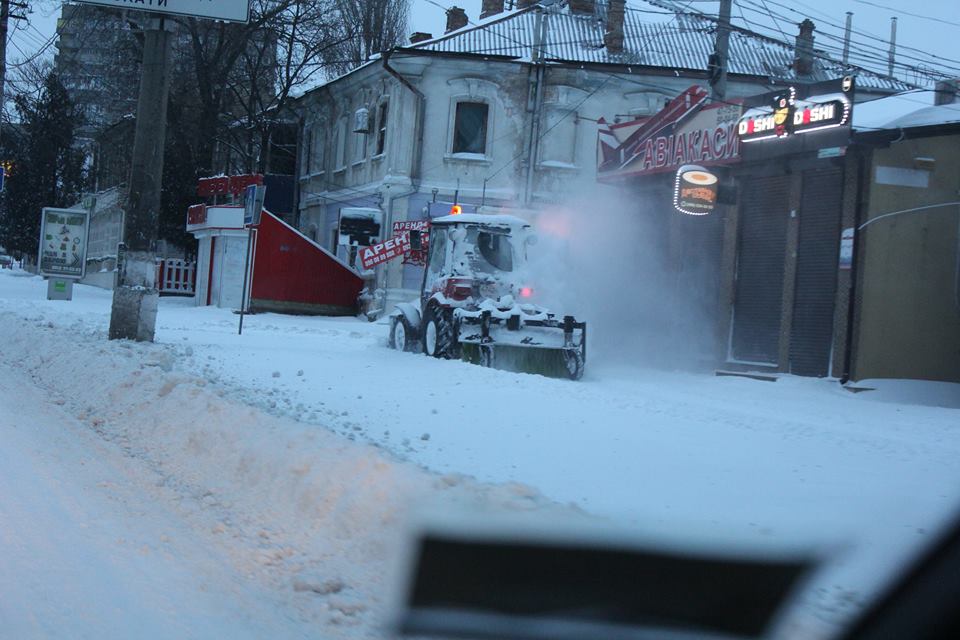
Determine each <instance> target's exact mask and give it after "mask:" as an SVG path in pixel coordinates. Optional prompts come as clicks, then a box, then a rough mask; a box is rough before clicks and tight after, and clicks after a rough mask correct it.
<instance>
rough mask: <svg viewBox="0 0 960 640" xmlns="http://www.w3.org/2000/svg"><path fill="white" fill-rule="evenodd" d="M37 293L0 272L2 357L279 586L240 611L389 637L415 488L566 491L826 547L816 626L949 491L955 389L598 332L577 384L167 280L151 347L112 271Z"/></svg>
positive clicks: (701, 533)
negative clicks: (673, 352) (646, 348)
mask: <svg viewBox="0 0 960 640" xmlns="http://www.w3.org/2000/svg"><path fill="white" fill-rule="evenodd" d="M44 293H45V286H44V283H43V281H42V280H40V279H38V278H34V277H28V276H27V275H26V274H22V273H16V274H12V273H10V272H9V271H8V272H6V273H0V324H2V326H3V327H4V329H5V335H6V339H5V340H3V341H0V363H5V364H6V365H8V366H10V373H9V375H10V376H13V377H22V378H24V379H29V380H30V381H31V383H32V384H35V385H37V386H38V387H39V388H41V389H43V390H44V393H45V394H46V395H48V396H51V397H53V398H54V399H55V400H58V401H61V402H63V406H62V412H63V414H64V416H67V417H70V418H71V419H73V420H75V421H76V422H75V423H74V424H75V425H76V428H77V429H86V432H87V433H88V435H89V437H91V438H93V440H94V441H96V440H97V439H100V440H104V441H106V442H108V443H110V444H111V445H115V446H118V447H120V450H121V451H123V455H124V456H126V457H127V458H131V459H133V460H135V461H139V462H138V464H141V465H143V469H146V470H149V473H150V474H155V475H156V477H157V478H159V480H149V481H148V482H146V485H150V483H151V482H152V483H154V484H158V485H159V486H161V487H162V488H163V492H161V493H163V495H160V496H159V497H158V499H160V500H161V502H162V501H163V500H166V501H167V502H166V504H169V505H172V506H171V509H172V510H173V512H174V513H175V515H176V518H178V519H179V520H180V521H182V522H183V523H184V524H183V526H184V527H186V529H187V530H188V531H192V532H195V533H196V544H198V545H200V547H203V546H204V545H211V546H212V548H213V550H214V551H215V552H216V553H221V554H223V556H224V557H225V558H226V562H227V564H229V566H230V567H231V569H230V571H236V572H238V575H242V576H246V577H247V578H248V581H252V582H253V584H252V585H249V588H251V589H254V591H255V593H261V592H262V593H264V594H268V596H269V597H266V598H265V600H264V601H265V602H273V603H275V604H270V605H268V606H267V610H266V612H262V611H261V612H256V610H255V609H251V610H250V611H251V612H253V613H251V615H254V616H256V617H257V619H258V620H263V621H265V622H264V624H265V625H267V626H270V625H272V624H273V620H274V619H276V618H279V619H281V620H287V619H289V620H292V621H294V622H290V624H294V626H295V628H297V629H300V630H305V632H307V633H309V634H312V635H313V637H324V638H326V637H343V638H356V637H378V635H377V634H378V633H379V632H378V631H377V620H378V616H379V614H380V613H381V612H382V610H383V607H384V602H385V601H386V599H387V598H388V595H389V594H388V591H389V584H388V583H389V581H387V580H386V579H385V578H384V575H383V574H384V569H383V567H384V564H385V563H386V561H387V559H388V558H390V557H391V554H392V551H391V548H392V547H391V545H392V543H393V541H394V540H395V538H396V535H397V532H398V527H399V524H398V523H399V522H401V521H402V519H403V514H404V513H405V512H406V510H407V508H408V506H409V505H410V504H411V503H412V502H414V501H417V500H423V499H429V500H434V501H435V500H453V501H456V502H464V501H469V502H472V503H481V504H485V505H494V506H497V507H500V508H508V509H511V510H525V511H531V510H532V511H538V510H545V509H566V508H568V507H566V505H573V506H574V507H575V509H574V510H575V511H578V512H585V513H587V514H590V515H591V516H596V517H600V518H605V519H608V520H610V521H612V522H616V523H619V524H628V525H630V526H634V527H638V528H640V529H642V530H644V531H646V532H651V533H653V534H656V535H666V536H669V537H671V538H674V539H675V538H679V537H684V536H690V537H693V538H697V539H704V538H711V537H717V536H724V537H727V536H732V537H734V538H736V539H738V540H747V541H749V540H756V541H763V542H768V541H770V540H774V541H782V542H784V543H789V544H793V543H813V544H819V545H825V546H826V547H828V548H830V549H831V550H832V555H831V564H830V565H829V567H828V569H827V570H826V571H825V572H824V573H823V574H822V575H821V576H819V577H818V579H817V581H816V582H815V583H814V585H813V586H812V589H811V591H810V592H809V593H808V595H807V598H806V600H807V602H808V604H811V605H813V606H812V607H811V608H810V609H809V611H810V612H811V613H813V618H815V619H816V620H818V621H821V622H823V621H825V622H827V623H830V622H832V621H834V620H838V619H843V617H844V616H846V615H849V613H850V612H851V611H853V610H855V609H856V608H857V606H858V604H859V603H860V602H862V601H863V600H864V598H866V597H867V596H868V594H870V593H871V591H873V590H874V589H876V588H877V586H878V584H879V583H880V581H881V580H882V579H883V578H884V577H885V576H887V575H888V574H889V572H890V571H892V570H893V569H894V568H896V567H897V566H898V565H900V564H901V563H902V562H903V561H904V558H905V557H906V556H907V555H908V554H909V553H910V552H912V551H915V550H916V549H917V548H919V546H920V545H922V544H923V543H924V542H925V541H927V540H929V539H930V538H931V536H932V533H933V531H934V530H935V529H936V527H937V525H938V524H939V523H941V522H943V520H944V519H945V518H946V517H947V516H948V515H949V514H950V513H951V512H952V511H954V510H955V509H956V507H958V506H960V465H958V464H957V462H956V461H957V460H958V459H960V410H958V408H960V393H958V391H957V387H956V386H951V385H939V386H938V385H929V384H922V385H904V384H898V385H893V386H892V387H890V388H886V387H881V390H879V391H871V392H864V393H859V394H852V393H850V392H848V391H845V390H843V389H841V388H840V387H839V386H838V385H837V383H836V382H831V381H826V380H812V379H800V378H790V377H787V378H783V379H781V380H779V381H778V382H776V383H770V382H760V381H756V380H748V379H743V378H718V377H715V376H713V375H710V374H709V373H708V372H705V373H686V372H678V371H661V370H653V369H644V368H640V367H637V366H635V365H633V366H631V365H627V364H623V363H620V362H618V361H617V359H616V358H615V357H614V355H615V354H610V353H608V354H602V353H601V354H599V356H598V355H597V354H596V353H594V355H593V356H592V358H591V362H590V363H589V365H588V373H587V376H586V377H585V379H584V380H583V381H582V382H580V383H571V382H568V381H563V380H549V379H545V378H542V377H539V376H528V375H519V374H510V373H505V372H499V371H491V370H486V369H482V368H479V367H475V366H471V365H467V364H464V363H459V362H446V361H436V360H432V359H428V358H426V357H423V356H420V355H414V354H404V353H397V352H393V351H391V350H389V349H387V348H386V346H385V336H386V327H385V326H383V325H379V324H369V323H366V322H363V321H359V320H356V319H353V318H308V317H290V316H280V315H275V314H263V315H254V316H249V317H248V318H247V320H246V321H245V324H244V334H243V335H242V336H238V335H237V333H236V322H237V316H235V315H233V314H232V313H230V312H229V311H227V310H221V309H214V308H209V307H203V308H198V307H194V306H193V305H192V301H190V300H184V299H163V300H162V303H161V309H160V316H159V320H158V334H157V344H153V345H142V344H129V343H120V342H108V341H107V340H106V339H105V336H106V327H107V323H108V319H109V305H110V293H109V292H106V291H100V290H96V289H93V288H91V287H85V286H80V287H77V288H76V289H75V300H74V301H72V302H68V303H64V302H50V301H46V300H45V299H44ZM920 400H922V401H923V403H921V402H919V401H920ZM65 424H67V423H65ZM94 434H95V435H94ZM143 473H147V471H144V472H143ZM135 475H136V474H135ZM141 475H142V474H141ZM0 477H5V476H2V475H0ZM150 477H152V476H150ZM141 484H144V483H142V482H141ZM135 485H136V483H131V487H134V486H135ZM97 488H98V489H100V490H101V492H102V493H106V489H105V488H102V487H99V485H97ZM130 491H131V492H133V493H132V494H130V495H136V492H137V489H136V488H131V489H130ZM164 492H165V493H164ZM164 496H166V497H164ZM211 532H212V533H211ZM128 537H129V538H130V539H138V538H137V537H136V536H135V535H133V534H132V533H131V534H129V536H128ZM183 539H184V540H185V541H186V542H184V543H183V544H185V545H187V551H189V548H190V546H189V544H187V542H189V541H190V536H186V535H185V536H184V537H183ZM0 544H2V539H0ZM0 552H2V550H0ZM214 555H215V554H214ZM185 557H189V553H185ZM19 569H25V567H23V566H19V565H18V570H19ZM170 571H171V572H172V571H173V569H171V570H170ZM225 571H226V570H225ZM226 573H227V574H229V571H227V572H226ZM184 575H186V576H188V577H190V576H193V575H194V574H192V573H191V572H189V571H188V572H187V573H186V574H184ZM3 590H4V585H3V584H2V583H0V598H2V597H3V595H4V593H3ZM221 594H222V595H224V597H227V598H228V599H231V602H228V603H223V602H219V603H217V602H214V603H212V605H211V609H210V611H211V612H212V613H211V615H212V616H213V615H216V614H217V612H222V611H230V610H231V607H232V606H233V604H232V599H233V598H234V596H233V595H232V593H231V592H229V591H226V590H224V591H221ZM241 595H242V594H241ZM241 595H238V596H237V599H238V601H239V600H240V599H241ZM148 596H149V594H143V597H148ZM269 598H273V600H269ZM198 602H200V601H198ZM0 611H2V609H0ZM278 611H279V612H282V613H279V614H278V613H277V612H278ZM261 614H262V615H261ZM808 617H809V616H808ZM201 628H202V627H201ZM825 628H827V629H829V624H827V625H826V626H825ZM274 635H283V633H282V632H281V633H278V634H274ZM796 637H798V638H815V637H817V635H816V634H815V633H814V632H813V631H812V630H811V628H810V626H805V627H804V631H803V632H802V633H799V634H797V635H796Z"/></svg>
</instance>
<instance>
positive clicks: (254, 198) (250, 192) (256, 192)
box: [243, 184, 267, 225]
mask: <svg viewBox="0 0 960 640" xmlns="http://www.w3.org/2000/svg"><path fill="white" fill-rule="evenodd" d="M266 192H267V188H266V187H265V186H264V185H262V184H250V185H247V188H246V189H244V190H243V224H244V225H249V224H260V214H261V213H262V212H263V198H264V196H265V195H266Z"/></svg>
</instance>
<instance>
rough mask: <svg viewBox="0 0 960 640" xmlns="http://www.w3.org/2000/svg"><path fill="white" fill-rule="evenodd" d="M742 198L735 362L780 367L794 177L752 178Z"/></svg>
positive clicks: (735, 322) (746, 182) (732, 338)
mask: <svg viewBox="0 0 960 640" xmlns="http://www.w3.org/2000/svg"><path fill="white" fill-rule="evenodd" d="M742 193H743V197H742V199H741V201H740V239H739V243H738V246H739V251H738V255H737V283H736V299H735V302H734V317H733V334H732V336H731V345H730V346H731V357H732V358H733V359H734V360H735V361H739V362H747V363H758V364H759V363H765V364H777V362H778V360H779V344H780V311H781V305H782V300H783V270H784V253H785V251H786V241H787V219H788V217H789V215H790V214H789V208H788V207H789V196H790V177H789V176H774V177H769V178H753V179H751V180H749V181H745V184H744V188H743V189H742Z"/></svg>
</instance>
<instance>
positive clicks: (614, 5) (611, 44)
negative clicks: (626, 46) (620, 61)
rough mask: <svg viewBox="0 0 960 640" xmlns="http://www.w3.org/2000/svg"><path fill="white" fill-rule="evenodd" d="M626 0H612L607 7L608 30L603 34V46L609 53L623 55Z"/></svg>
mask: <svg viewBox="0 0 960 640" xmlns="http://www.w3.org/2000/svg"><path fill="white" fill-rule="evenodd" d="M624 5H626V0H610V5H609V6H608V7H607V30H606V33H604V34H603V44H604V46H606V48H607V53H613V54H619V53H623V14H624Z"/></svg>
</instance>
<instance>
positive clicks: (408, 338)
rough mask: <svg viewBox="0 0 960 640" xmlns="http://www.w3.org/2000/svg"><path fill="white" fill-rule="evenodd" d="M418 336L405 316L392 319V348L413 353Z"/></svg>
mask: <svg viewBox="0 0 960 640" xmlns="http://www.w3.org/2000/svg"><path fill="white" fill-rule="evenodd" d="M415 340H416V336H415V335H414V333H413V330H412V329H411V328H410V324H409V323H408V322H407V319H406V318H404V317H403V316H399V317H393V318H390V341H389V342H390V348H391V349H396V350H397V351H413V343H414V341H415Z"/></svg>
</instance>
